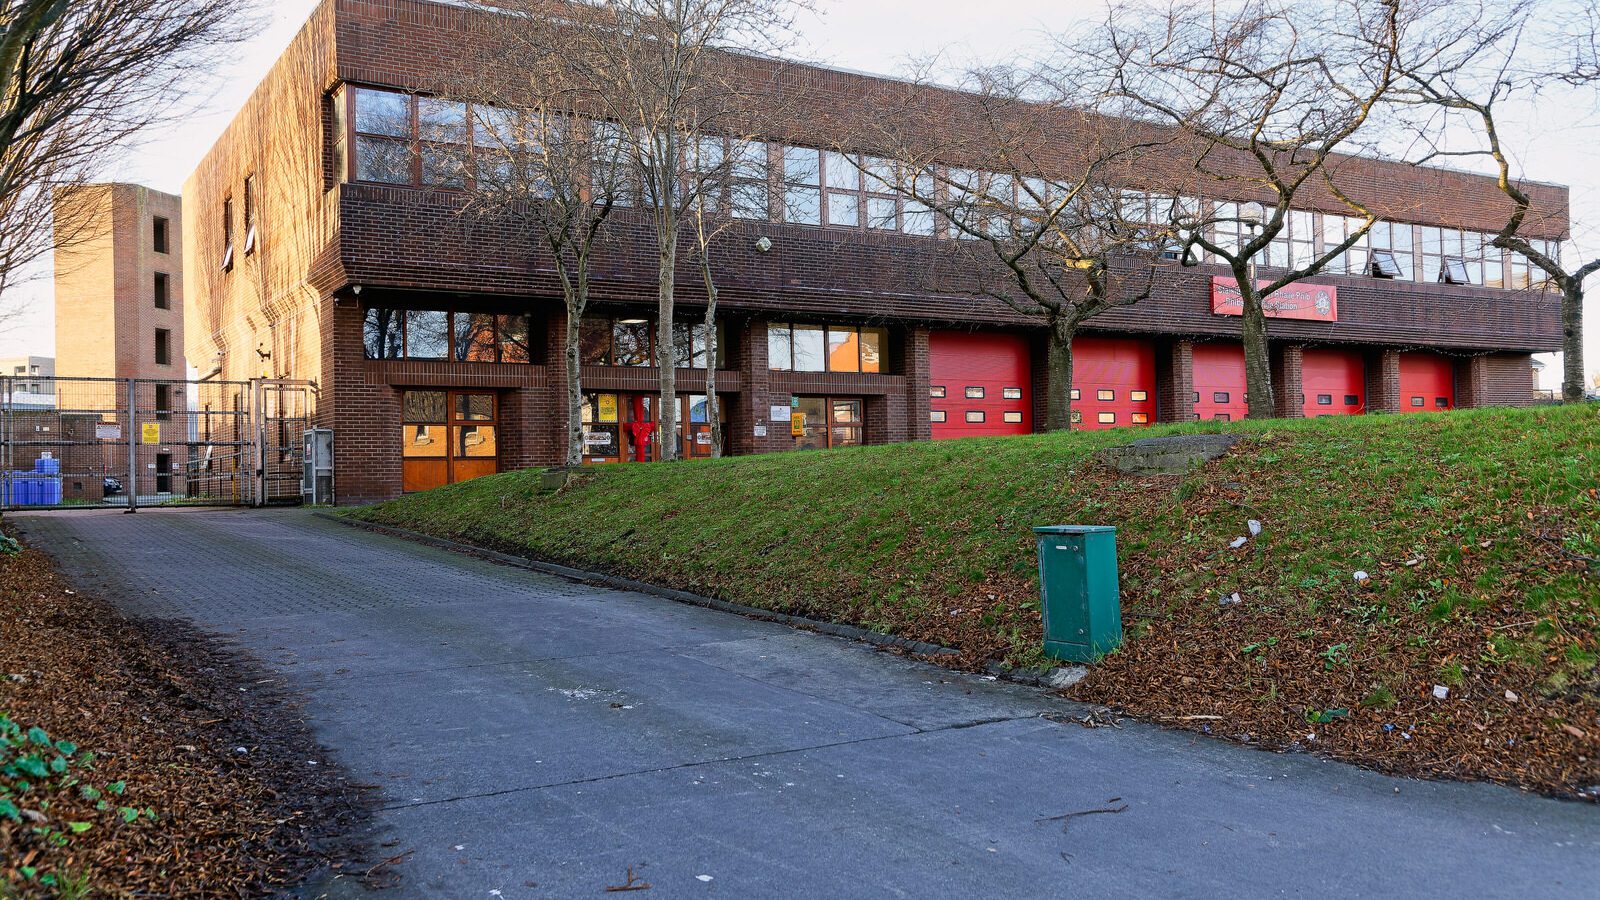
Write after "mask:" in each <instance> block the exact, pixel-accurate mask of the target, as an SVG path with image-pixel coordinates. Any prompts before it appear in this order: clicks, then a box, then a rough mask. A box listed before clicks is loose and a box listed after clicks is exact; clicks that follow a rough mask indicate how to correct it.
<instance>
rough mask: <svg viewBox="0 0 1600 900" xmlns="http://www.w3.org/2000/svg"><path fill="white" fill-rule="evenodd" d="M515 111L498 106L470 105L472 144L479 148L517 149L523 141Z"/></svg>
mask: <svg viewBox="0 0 1600 900" xmlns="http://www.w3.org/2000/svg"><path fill="white" fill-rule="evenodd" d="M517 125H518V117H517V111H516V110H514V109H503V108H501V107H498V106H485V105H484V104H481V103H474V104H473V105H472V142H473V143H474V144H477V145H478V146H479V147H517V146H520V145H521V144H522V143H523V141H522V137H521V130H520V129H519V128H518V127H517Z"/></svg>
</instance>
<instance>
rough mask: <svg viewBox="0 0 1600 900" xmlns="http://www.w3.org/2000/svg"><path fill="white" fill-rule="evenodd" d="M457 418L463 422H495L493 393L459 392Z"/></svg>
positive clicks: (457, 396)
mask: <svg viewBox="0 0 1600 900" xmlns="http://www.w3.org/2000/svg"><path fill="white" fill-rule="evenodd" d="M456 419H457V420H459V421H463V422H493V421H494V395H493V394H457V395H456Z"/></svg>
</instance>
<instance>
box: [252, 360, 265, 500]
mask: <svg viewBox="0 0 1600 900" xmlns="http://www.w3.org/2000/svg"><path fill="white" fill-rule="evenodd" d="M266 404H267V391H266V383H265V382H264V381H263V380H262V379H260V378H252V379H250V444H251V452H250V460H251V464H252V465H253V466H254V468H253V470H252V471H251V477H250V482H251V485H252V491H253V493H254V495H255V496H253V497H251V498H250V505H251V506H253V507H258V508H259V507H262V506H265V505H266V504H267V450H266V437H267V406H266Z"/></svg>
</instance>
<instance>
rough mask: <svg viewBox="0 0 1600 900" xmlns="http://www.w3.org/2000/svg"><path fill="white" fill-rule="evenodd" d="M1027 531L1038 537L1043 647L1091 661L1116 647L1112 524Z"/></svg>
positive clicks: (1118, 623) (1117, 597) (1118, 609)
mask: <svg viewBox="0 0 1600 900" xmlns="http://www.w3.org/2000/svg"><path fill="white" fill-rule="evenodd" d="M1033 533H1034V534H1035V535H1036V536H1037V537H1038V539H1039V591H1040V593H1041V595H1042V596H1041V598H1040V599H1041V604H1040V605H1041V608H1042V610H1043V612H1044V652H1045V653H1046V654H1048V655H1050V656H1053V657H1055V658H1056V659H1062V660H1067V661H1070V662H1095V661H1096V660H1098V659H1099V658H1100V657H1102V656H1104V655H1106V654H1107V653H1109V652H1111V651H1112V650H1115V649H1116V648H1117V647H1120V646H1121V645H1122V600H1121V594H1120V591H1119V590H1118V587H1117V529H1115V528H1113V527H1111V526H1109V525H1045V526H1042V527H1039V528H1035V529H1034V530H1033Z"/></svg>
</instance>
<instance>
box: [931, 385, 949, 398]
mask: <svg viewBox="0 0 1600 900" xmlns="http://www.w3.org/2000/svg"><path fill="white" fill-rule="evenodd" d="M928 396H929V397H930V398H932V399H934V400H943V399H944V397H945V387H944V385H942V384H935V385H930V386H929V387H928Z"/></svg>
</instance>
